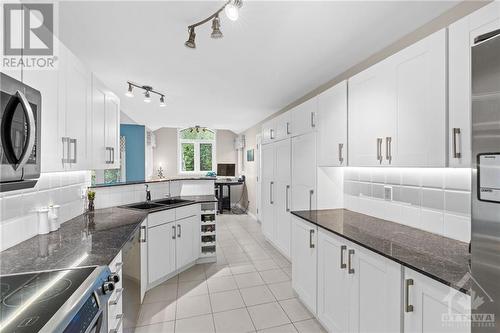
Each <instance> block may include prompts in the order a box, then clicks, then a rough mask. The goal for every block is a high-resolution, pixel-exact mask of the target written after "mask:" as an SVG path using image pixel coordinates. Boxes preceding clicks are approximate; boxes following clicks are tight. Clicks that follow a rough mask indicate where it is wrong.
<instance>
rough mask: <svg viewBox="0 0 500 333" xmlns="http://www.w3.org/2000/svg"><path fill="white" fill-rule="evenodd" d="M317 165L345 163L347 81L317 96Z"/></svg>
mask: <svg viewBox="0 0 500 333" xmlns="http://www.w3.org/2000/svg"><path fill="white" fill-rule="evenodd" d="M317 128H318V134H317V135H318V147H317V149H318V152H317V155H318V166H345V165H347V81H342V82H341V83H339V84H337V85H336V86H334V87H332V88H330V89H328V90H327V91H325V92H323V93H321V94H320V95H319V96H318V113H317Z"/></svg>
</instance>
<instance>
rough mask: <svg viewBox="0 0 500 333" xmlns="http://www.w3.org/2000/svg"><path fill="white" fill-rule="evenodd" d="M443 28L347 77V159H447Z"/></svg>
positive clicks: (435, 162)
mask: <svg viewBox="0 0 500 333" xmlns="http://www.w3.org/2000/svg"><path fill="white" fill-rule="evenodd" d="M446 64H447V62H446V31H445V30H444V29H443V30H440V31H438V32H436V33H434V34H432V35H430V36H428V37H426V38H424V39H422V40H421V41H419V42H417V43H415V44H413V45H411V46H409V47H407V48H406V49H404V50H402V51H400V52H398V53H396V54H395V55H393V56H391V57H389V58H387V59H385V60H383V61H381V62H380V63H378V64H376V65H374V66H372V67H370V68H368V69H367V70H365V71H363V72H361V73H359V74H358V75H356V76H354V77H352V78H351V79H349V106H350V108H349V122H348V123H349V158H350V162H349V165H351V166H378V165H382V166H406V167H410V166H413V167H418V166H429V167H431V166H432V167H443V166H445V165H446V134H445V133H446Z"/></svg>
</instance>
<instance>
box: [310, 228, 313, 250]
mask: <svg viewBox="0 0 500 333" xmlns="http://www.w3.org/2000/svg"><path fill="white" fill-rule="evenodd" d="M313 237H314V229H311V230H309V248H311V249H314V243H313Z"/></svg>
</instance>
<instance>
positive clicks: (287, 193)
mask: <svg viewBox="0 0 500 333" xmlns="http://www.w3.org/2000/svg"><path fill="white" fill-rule="evenodd" d="M289 192H290V185H287V186H286V188H285V209H286V211H287V212H289V211H290V206H289V204H288V196H289Z"/></svg>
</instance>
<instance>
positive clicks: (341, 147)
mask: <svg viewBox="0 0 500 333" xmlns="http://www.w3.org/2000/svg"><path fill="white" fill-rule="evenodd" d="M343 148H344V144H343V143H339V162H340V164H342V163H344V157H343V155H342V149H343Z"/></svg>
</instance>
